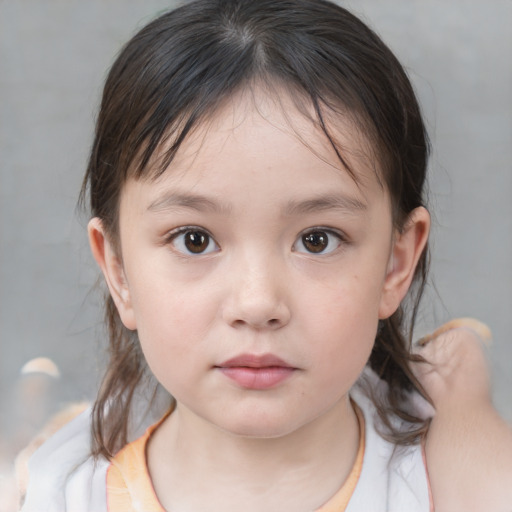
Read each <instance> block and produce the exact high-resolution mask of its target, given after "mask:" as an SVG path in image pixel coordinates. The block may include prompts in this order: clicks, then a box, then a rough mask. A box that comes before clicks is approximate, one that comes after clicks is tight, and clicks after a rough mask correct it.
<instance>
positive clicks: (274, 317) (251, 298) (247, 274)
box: [223, 258, 291, 330]
mask: <svg viewBox="0 0 512 512" xmlns="http://www.w3.org/2000/svg"><path fill="white" fill-rule="evenodd" d="M235 267H236V268H233V267H232V270H231V272H230V274H231V280H230V284H231V287H230V290H229V296H228V298H227V299H226V302H225V304H224V309H223V316H224V320H225V321H226V322H227V323H228V324H229V325H231V326H232V327H235V328H241V327H250V328H252V329H257V330H276V329H280V328H281V327H284V326H285V325H286V324H288V322H289V321H290V317H291V311H290V307H289V304H288V301H287V298H286V286H285V282H286V279H284V276H283V273H282V272H281V271H280V270H279V269H278V268H277V266H276V265H275V263H274V264H273V263H272V262H271V261H268V260H266V259H261V258H260V260H259V261H255V258H251V259H246V260H245V261H244V262H243V263H242V264H240V265H236V266H235Z"/></svg>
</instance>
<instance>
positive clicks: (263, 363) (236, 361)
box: [217, 354, 293, 368]
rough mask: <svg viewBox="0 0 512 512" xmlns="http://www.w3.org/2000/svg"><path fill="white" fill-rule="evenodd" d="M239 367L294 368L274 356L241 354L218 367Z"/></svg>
mask: <svg viewBox="0 0 512 512" xmlns="http://www.w3.org/2000/svg"><path fill="white" fill-rule="evenodd" d="M237 366H246V367H248V368H268V367H271V366H280V367H283V368H293V366H292V365H290V364H288V363H287V362H286V361H283V360H282V359H281V358H279V357H277V356H275V355H273V354H262V355H258V354H240V355H238V356H235V357H232V358H231V359H228V360H227V361H224V362H223V363H221V364H219V365H217V367H219V368H233V367H237Z"/></svg>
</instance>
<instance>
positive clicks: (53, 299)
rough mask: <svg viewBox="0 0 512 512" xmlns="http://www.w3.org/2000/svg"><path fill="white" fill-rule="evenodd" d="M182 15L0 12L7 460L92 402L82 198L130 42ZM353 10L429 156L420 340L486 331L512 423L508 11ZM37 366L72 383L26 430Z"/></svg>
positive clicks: (50, 8)
mask: <svg viewBox="0 0 512 512" xmlns="http://www.w3.org/2000/svg"><path fill="white" fill-rule="evenodd" d="M172 5H173V2H169V1H158V0H151V1H144V2H142V1H137V2H136V1H133V0H132V1H127V0H124V1H120V0H109V1H107V0H88V1H87V2H79V1H69V0H68V1H64V0H60V1H59V0H24V1H22V2H20V1H15V0H7V1H6V0H3V1H1V0H0V98H1V100H0V429H1V430H0V433H1V434H2V435H1V438H0V450H2V449H3V451H4V458H5V454H7V455H8V454H9V453H10V452H11V451H12V450H14V448H15V447H16V446H17V444H20V443H22V442H23V440H24V439H25V437H27V436H28V435H29V433H30V432H31V431H33V430H35V429H36V428H38V426H39V425H40V423H41V422H42V421H43V420H44V418H45V417H46V416H47V415H48V414H49V413H50V412H51V411H52V410H55V409H56V408H57V407H60V406H61V405H62V404H63V403H65V402H68V401H72V400H81V399H84V398H85V399H90V398H92V397H93V395H94V389H95V386H96V385H97V382H98V378H99V377H98V376H99V368H100V366H101V360H102V356H101V352H100V350H101V349H100V347H101V346H102V338H103V334H102V329H101V314H100V313H99V309H98V305H99V303H100V296H99V294H98V293H97V292H96V291H94V290H93V291H91V290H92V288H93V286H94V283H95V281H96V278H97V276H98V272H97V271H96V269H95V267H94V265H93V264H92V260H91V258H90V256H89V252H88V248H87V245H86V236H85V229H84V228H85V224H86V221H87V218H86V216H84V215H82V216H80V215H78V216H77V215H75V206H76V201H77V195H78V190H79V187H80V183H81V179H82V174H83V171H84V168H85V164H86V157H87V152H88V147H89V144H90V142H91V136H92V129H93V122H94V116H95V111H96V107H97V104H98V98H99V94H100V91H101V84H102V81H103V79H104V77H105V74H106V71H107V69H108V67H109V65H110V64H111V63H112V62H113V58H114V55H115V54H116V52H117V51H118V49H119V48H120V45H121V44H122V43H123V42H125V41H126V40H127V38H128V37H129V36H130V35H131V34H133V33H134V31H135V29H137V28H140V27H141V26H142V25H144V24H145V23H146V22H148V21H149V20H150V19H151V18H153V17H154V15H155V14H157V13H158V12H159V11H161V10H163V9H165V8H167V7H169V6H172ZM344 5H347V6H349V7H351V8H352V10H354V11H355V12H356V13H358V14H360V15H361V16H362V18H363V19H364V20H365V21H366V22H368V23H369V24H370V25H371V26H372V27H374V28H375V29H376V30H377V32H378V33H379V34H380V35H381V36H382V37H383V39H384V40H385V41H386V42H387V43H388V44H389V45H390V46H391V48H392V49H393V50H394V51H395V52H396V54H397V55H398V57H399V59H400V60H401V61H402V62H403V63H404V64H405V66H406V67H407V68H408V70H409V72H410V75H411V77H412V80H413V82H414V84H415V87H416V89H417V91H418V93H419V96H420V100H421V103H422V105H423V109H424V112H425V115H426V119H427V124H428V128H429V132H430V135H431V138H432V142H433V146H434V154H433V158H432V161H431V174H430V176H431V179H430V207H431V210H432V211H433V213H434V216H435V217H434V223H435V225H434V232H433V236H432V252H433V264H432V278H433V282H434V283H435V287H436V288H434V286H431V287H430V289H429V291H428V297H427V300H425V302H424V307H423V310H422V322H421V325H420V328H419V330H418V335H420V334H422V333H424V332H425V331H426V330H428V329H430V328H432V327H433V326H434V325H436V324H439V323H441V322H443V321H446V320H447V319H449V318H451V317H455V316H476V317H478V318H480V319H482V320H484V321H486V322H487V323H488V324H489V325H490V326H491V327H492V329H493V332H494V336H495V341H494V346H493V348H492V351H491V356H490V357H491V360H492V367H493V380H494V387H495V389H494V394H495V400H496V403H497V405H498V407H499V409H500V410H501V411H502V413H503V414H504V415H505V416H506V417H507V418H508V419H510V420H512V264H511V263H512V200H511V197H512V172H511V171H512V169H511V167H512V165H511V163H512V121H511V120H512V65H511V62H512V29H511V27H512V1H510V0H488V1H486V2H482V1H481V0H450V1H449V2H448V1H446V0H428V1H425V0H392V1H385V2H383V1H378V0H361V1H355V0H354V1H349V2H345V3H344ZM436 289H437V291H436ZM37 356H47V357H50V358H51V359H53V360H54V361H55V362H56V363H57V364H58V366H59V368H60V370H61V374H62V375H61V378H60V380H58V381H57V380H54V381H52V380H51V379H49V381H48V382H47V383H45V384H44V386H45V388H44V396H43V395H41V394H40V395H38V396H37V397H36V399H37V400H38V401H39V403H42V402H41V401H42V400H43V399H44V400H46V401H45V402H44V407H43V408H42V409H41V410H40V411H39V412H38V413H37V414H36V413H33V414H32V416H31V415H30V414H27V410H28V409H29V408H30V407H29V406H30V404H29V402H27V400H28V401H30V399H31V398H30V396H29V397H28V398H27V396H25V395H23V393H24V392H25V391H26V390H25V391H23V389H24V388H23V382H22V379H20V377H19V371H20V368H21V367H22V365H23V364H24V363H25V362H26V361H27V360H29V359H31V358H33V357H37ZM42 389H43V388H41V390H42ZM41 390H40V393H43V391H41ZM20 393H21V395H20ZM36 394H37V393H36ZM20 396H21V398H20ZM23 400H25V402H23ZM34 400H35V399H34ZM27 404H28V405H27ZM2 440H3V441H2ZM0 459H1V455H0ZM0 500H1V499H0Z"/></svg>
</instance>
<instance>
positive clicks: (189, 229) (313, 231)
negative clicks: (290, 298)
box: [165, 226, 347, 256]
mask: <svg viewBox="0 0 512 512" xmlns="http://www.w3.org/2000/svg"><path fill="white" fill-rule="evenodd" d="M187 234H195V235H200V236H201V237H202V239H198V240H197V242H199V243H198V244H197V248H198V249H201V245H200V244H201V242H202V243H203V244H204V243H205V238H206V239H207V245H206V248H205V249H204V250H198V251H197V252H196V251H194V250H191V249H190V247H187V246H186V243H187V242H186V241H184V240H183V239H182V240H181V244H180V245H181V247H179V246H177V241H180V240H179V237H180V236H182V235H187ZM312 235H316V236H317V240H316V244H320V243H322V238H324V239H325V238H327V240H326V241H325V240H324V243H325V242H326V243H327V245H326V246H325V247H322V246H320V247H319V250H318V251H316V250H308V249H307V248H306V246H305V243H308V242H307V241H306V237H308V236H312ZM325 235H327V236H326V237H325ZM318 237H319V238H318ZM332 238H335V239H336V242H335V243H336V246H335V247H332V244H333V240H332ZM191 241H192V243H193V244H194V243H195V242H194V240H191ZM165 243H166V244H170V245H173V246H174V249H175V250H176V251H177V252H178V253H180V254H181V255H185V256H204V255H207V254H211V253H213V252H218V251H219V250H220V247H219V245H218V244H217V242H216V241H215V239H214V238H213V236H212V235H211V234H210V233H209V232H208V231H207V230H206V229H204V228H201V227H199V226H182V227H180V228H177V229H175V230H173V231H171V232H170V233H169V234H168V235H167V236H166V238H165ZM309 243H311V244H312V246H313V247H314V246H315V240H314V239H310V241H309ZM343 243H347V239H346V237H345V236H344V235H343V234H342V233H340V232H339V231H337V230H333V229H331V228H325V227H321V226H319V227H313V228H309V229H307V230H304V231H302V232H301V233H300V234H299V236H298V237H297V239H296V240H295V242H294V243H293V245H292V251H294V252H299V253H303V254H310V255H318V256H323V255H327V254H331V253H332V252H334V251H336V250H337V249H338V248H339V247H340V245H342V244H343ZM212 244H213V247H210V246H211V245H212ZM298 244H300V245H302V249H303V250H300V249H298V248H297V246H298ZM326 249H329V250H328V251H326Z"/></svg>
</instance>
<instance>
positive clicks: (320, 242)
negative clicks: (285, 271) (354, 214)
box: [293, 229, 343, 254]
mask: <svg viewBox="0 0 512 512" xmlns="http://www.w3.org/2000/svg"><path fill="white" fill-rule="evenodd" d="M342 241H343V238H342V236H341V235H340V234H338V233H336V232H334V231H331V230H328V229H311V230H309V231H306V232H305V233H302V235H301V236H300V237H299V238H298V239H297V241H296V242H295V244H294V245H293V250H294V251H297V252H303V253H309V254H329V253H331V252H333V251H335V250H336V249H337V248H338V247H339V246H340V245H341V243H342Z"/></svg>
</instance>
